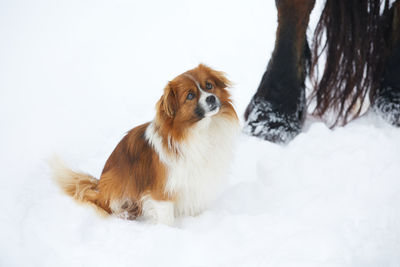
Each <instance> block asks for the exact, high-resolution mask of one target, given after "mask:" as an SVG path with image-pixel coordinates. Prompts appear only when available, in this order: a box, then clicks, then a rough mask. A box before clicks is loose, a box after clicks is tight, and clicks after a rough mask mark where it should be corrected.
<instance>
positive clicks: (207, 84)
mask: <svg viewBox="0 0 400 267" xmlns="http://www.w3.org/2000/svg"><path fill="white" fill-rule="evenodd" d="M212 88H213V86H212V84H211V83H209V82H206V89H207V90H211V89H212Z"/></svg>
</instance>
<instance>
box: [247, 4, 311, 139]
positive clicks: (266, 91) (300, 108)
mask: <svg viewBox="0 0 400 267" xmlns="http://www.w3.org/2000/svg"><path fill="white" fill-rule="evenodd" d="M275 3H276V7H277V10H278V29H277V31H276V41H275V48H274V52H273V53H272V56H271V59H270V60H269V63H268V67H267V70H266V72H265V73H264V75H263V77H262V80H261V83H260V85H259V87H258V89H257V92H256V93H255V95H254V96H253V98H252V100H251V101H250V103H249V105H248V107H247V109H246V111H245V114H244V117H245V120H246V124H245V127H244V132H245V133H248V134H250V135H253V136H257V137H259V138H262V139H265V140H268V141H272V142H276V143H286V142H288V141H290V140H291V139H293V138H294V137H295V136H296V135H297V134H298V133H299V132H300V131H301V127H302V124H303V121H304V116H305V113H306V103H305V86H304V80H305V76H306V62H307V59H309V57H310V50H309V48H308V44H307V38H306V29H307V25H308V21H309V17H310V13H311V11H312V9H313V8H314V4H315V0H276V1H275Z"/></svg>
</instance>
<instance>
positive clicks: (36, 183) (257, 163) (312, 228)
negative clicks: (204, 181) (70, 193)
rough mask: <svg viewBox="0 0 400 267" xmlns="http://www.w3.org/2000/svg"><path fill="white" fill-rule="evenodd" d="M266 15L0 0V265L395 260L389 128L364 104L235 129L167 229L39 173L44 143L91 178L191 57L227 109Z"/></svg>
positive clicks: (255, 76) (397, 155)
mask: <svg viewBox="0 0 400 267" xmlns="http://www.w3.org/2000/svg"><path fill="white" fill-rule="evenodd" d="M314 17H315V14H314ZM313 20H314V21H315V18H314V19H313ZM275 27H276V11H275V6H274V1H265V0H248V1H232V0H220V1H212V0H203V1H183V0H182V1H180V0H170V1H128V0H117V1H96V0H85V1H82V0H69V1H52V0H47V1H46V0H44V1H40V0H37V1H21V0H16V1H5V0H4V1H1V2H0V36H1V37H0V38H1V39H0V40H1V42H0V125H1V129H2V130H1V132H0V162H1V163H0V164H1V175H0V179H1V187H0V210H1V213H0V266H308V267H309V266H363V267H365V266H400V129H396V128H394V127H391V126H389V125H387V124H385V123H384V122H382V121H381V120H380V119H379V118H377V117H375V116H374V114H366V115H365V116H364V117H362V118H360V119H358V120H357V121H354V122H352V123H350V124H349V125H347V126H346V127H343V128H337V129H335V130H329V129H328V128H327V127H326V126H325V125H324V124H323V123H321V122H318V121H315V120H312V119H308V121H307V124H306V127H305V129H304V132H303V133H301V134H300V135H299V136H298V137H297V138H296V139H295V140H293V141H292V142H291V143H290V144H288V145H287V146H279V145H275V144H272V143H268V142H263V141H259V140H257V139H254V138H251V137H248V136H244V135H242V136H240V138H239V140H238V146H237V151H236V157H235V161H234V163H233V166H232V171H231V175H230V179H229V184H228V185H227V186H226V187H225V189H224V191H223V192H222V194H221V195H220V197H219V199H218V201H217V202H216V203H215V204H214V205H213V206H212V207H211V208H210V209H209V210H207V211H206V212H204V213H203V214H201V215H200V216H198V217H188V218H182V219H180V220H178V222H177V225H176V227H168V226H164V225H149V224H146V223H140V222H135V221H123V220H120V219H115V218H110V219H103V218H99V217H98V216H97V214H96V213H95V212H94V211H92V210H91V209H90V208H88V207H83V206H79V205H77V204H76V203H75V202H74V201H73V200H71V199H70V198H68V197H66V196H64V195H63V194H61V193H60V191H59V190H58V188H57V187H56V186H55V185H54V184H53V183H52V181H51V180H50V177H49V169H48V167H47V164H46V160H47V159H48V158H50V157H51V156H52V155H53V154H54V153H57V154H58V155H60V156H61V157H62V158H63V159H65V161H66V162H67V163H68V164H69V165H70V166H71V167H73V168H76V169H80V170H84V171H87V172H89V173H91V174H93V175H95V176H99V174H100V172H101V170H102V167H103V164H104V162H105V160H106V159H107V157H108V156H109V154H110V153H111V151H112V149H113V148H114V147H115V145H116V143H117V142H118V141H119V140H120V139H121V137H122V136H123V134H124V133H125V132H126V131H127V130H129V129H130V128H132V127H133V126H135V125H138V124H140V123H143V122H145V121H149V120H151V119H152V118H153V116H154V112H155V110H154V104H155V102H156V101H157V100H158V98H159V97H160V95H161V92H162V89H163V86H164V85H165V84H166V82H167V81H168V80H169V79H172V78H173V77H174V76H176V75H178V74H180V73H181V72H184V71H186V70H187V69H190V68H193V67H195V66H196V65H197V64H198V63H199V62H203V63H206V64H208V65H210V66H212V67H214V68H216V69H219V70H224V71H225V72H227V73H228V75H229V77H230V79H231V80H232V81H233V82H234V83H235V86H234V88H232V94H233V96H234V99H235V103H236V108H237V111H238V113H239V114H240V115H241V114H243V111H244V108H245V106H246V105H247V103H248V101H249V100H250V98H251V96H252V94H253V93H254V91H255V89H256V87H257V85H258V83H259V80H260V78H261V75H262V73H263V71H264V69H265V66H266V63H267V61H268V59H269V56H270V53H271V51H272V49H273V43H274V34H275Z"/></svg>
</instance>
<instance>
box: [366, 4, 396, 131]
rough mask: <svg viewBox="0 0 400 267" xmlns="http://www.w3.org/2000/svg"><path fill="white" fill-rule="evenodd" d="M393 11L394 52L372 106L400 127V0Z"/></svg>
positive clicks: (391, 53)
mask: <svg viewBox="0 0 400 267" xmlns="http://www.w3.org/2000/svg"><path fill="white" fill-rule="evenodd" d="M392 9H393V10H392V11H393V13H392V14H393V20H392V28H391V33H390V35H391V36H390V37H389V38H390V42H391V47H392V50H391V52H390V53H389V56H388V59H387V62H386V65H385V70H384V74H383V79H382V83H381V87H380V89H379V90H378V92H377V96H376V97H375V99H374V101H373V103H372V106H373V110H374V111H375V112H376V113H377V114H379V115H380V116H381V117H382V118H383V119H384V120H386V121H387V122H388V123H390V124H392V125H394V126H397V127H400V0H397V1H396V2H395V3H394V4H393V6H392Z"/></svg>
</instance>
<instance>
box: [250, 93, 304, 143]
mask: <svg viewBox="0 0 400 267" xmlns="http://www.w3.org/2000/svg"><path fill="white" fill-rule="evenodd" d="M301 102H302V103H301V105H300V108H299V110H298V111H297V112H295V114H283V113H281V112H279V111H277V110H275V109H273V108H272V105H271V103H270V102H268V101H267V100H264V99H261V98H256V97H254V98H253V99H252V100H251V102H250V104H249V106H248V107H247V111H246V122H245V126H244V128H243V132H244V133H246V134H248V135H252V136H256V137H258V138H261V139H264V140H267V141H270V142H273V143H278V144H286V143H288V142H289V141H291V140H292V139H293V138H294V137H296V136H297V135H298V134H299V133H300V132H301V128H302V124H303V115H302V114H303V110H304V106H305V100H304V101H301Z"/></svg>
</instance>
